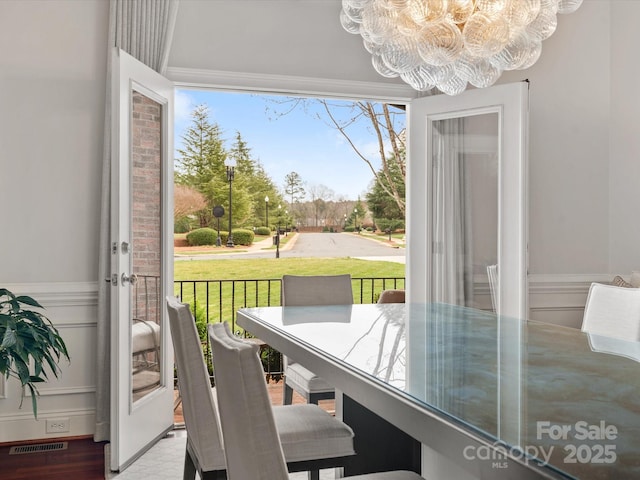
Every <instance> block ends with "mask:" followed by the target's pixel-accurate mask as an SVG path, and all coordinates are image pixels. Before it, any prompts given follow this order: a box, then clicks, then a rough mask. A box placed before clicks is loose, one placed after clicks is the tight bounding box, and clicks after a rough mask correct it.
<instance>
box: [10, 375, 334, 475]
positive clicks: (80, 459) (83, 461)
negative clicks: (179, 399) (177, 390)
mask: <svg viewBox="0 0 640 480" xmlns="http://www.w3.org/2000/svg"><path fill="white" fill-rule="evenodd" d="M268 389H269V395H270V396H271V402H272V403H273V404H274V405H282V383H280V382H279V383H273V382H271V383H269V384H268ZM293 403H304V399H303V398H302V397H301V396H300V395H298V394H297V393H294V396H293ZM320 406H322V407H323V408H324V409H325V410H327V411H329V412H331V413H333V410H334V403H333V401H326V402H321V403H320ZM174 414H175V415H174V422H175V423H176V424H177V425H180V424H184V419H183V417H182V405H178V407H177V408H176V409H175V412H174ZM57 441H63V442H68V448H67V450H59V451H55V452H42V453H28V454H20V455H9V450H10V448H11V447H12V446H14V445H16V444H0V479H2V480H26V479H30V480H33V479H46V480H76V479H82V480H103V479H104V478H105V476H104V472H105V464H104V445H105V443H106V442H99V443H96V442H94V441H93V438H91V437H83V438H78V437H76V438H60V439H50V438H48V439H46V440H39V441H32V442H19V445H25V444H33V443H38V444H39V443H54V442H57Z"/></svg>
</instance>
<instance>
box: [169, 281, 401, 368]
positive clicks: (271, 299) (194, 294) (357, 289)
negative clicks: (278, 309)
mask: <svg viewBox="0 0 640 480" xmlns="http://www.w3.org/2000/svg"><path fill="white" fill-rule="evenodd" d="M351 281H352V288H353V301H354V303H375V302H376V301H377V299H378V297H379V295H380V292H382V291H383V290H388V289H404V288H405V279H404V277H367V278H352V279H351ZM280 288H281V280H280V279H279V278H271V279H252V280H176V281H175V282H174V294H175V295H176V296H178V297H179V298H180V299H181V300H182V301H183V302H184V303H188V304H189V305H190V306H191V310H192V312H193V314H194V317H195V321H196V326H197V328H198V332H199V334H200V338H201V340H202V344H203V351H204V353H205V357H206V359H207V363H208V364H209V365H210V364H211V362H210V360H211V349H210V347H209V339H208V338H207V334H206V329H207V325H208V324H209V323H218V322H229V324H230V326H231V329H232V330H233V331H234V332H235V333H236V334H238V335H243V336H245V337H247V336H250V335H248V334H247V332H244V331H243V330H242V329H241V328H240V327H238V326H237V325H236V312H237V311H238V309H240V308H249V307H268V306H279V305H280ZM261 355H262V361H263V365H264V367H265V372H266V373H267V375H268V378H275V379H277V378H279V376H280V375H281V374H282V362H281V356H280V353H279V352H276V351H275V350H273V349H271V348H270V347H269V346H268V345H261Z"/></svg>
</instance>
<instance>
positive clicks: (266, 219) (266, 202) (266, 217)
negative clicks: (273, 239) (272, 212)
mask: <svg viewBox="0 0 640 480" xmlns="http://www.w3.org/2000/svg"><path fill="white" fill-rule="evenodd" d="M264 224H265V225H266V227H267V228H269V195H265V197H264Z"/></svg>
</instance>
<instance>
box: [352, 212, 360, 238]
mask: <svg viewBox="0 0 640 480" xmlns="http://www.w3.org/2000/svg"><path fill="white" fill-rule="evenodd" d="M353 213H355V214H356V219H355V221H354V222H355V227H356V232H358V235H360V230H358V209H357V208H354V209H353Z"/></svg>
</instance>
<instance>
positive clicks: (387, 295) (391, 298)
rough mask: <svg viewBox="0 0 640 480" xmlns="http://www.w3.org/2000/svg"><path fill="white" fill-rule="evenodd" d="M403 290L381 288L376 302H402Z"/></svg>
mask: <svg viewBox="0 0 640 480" xmlns="http://www.w3.org/2000/svg"><path fill="white" fill-rule="evenodd" d="M404 297H405V295H404V290H383V291H382V292H380V297H378V303H404Z"/></svg>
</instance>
